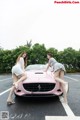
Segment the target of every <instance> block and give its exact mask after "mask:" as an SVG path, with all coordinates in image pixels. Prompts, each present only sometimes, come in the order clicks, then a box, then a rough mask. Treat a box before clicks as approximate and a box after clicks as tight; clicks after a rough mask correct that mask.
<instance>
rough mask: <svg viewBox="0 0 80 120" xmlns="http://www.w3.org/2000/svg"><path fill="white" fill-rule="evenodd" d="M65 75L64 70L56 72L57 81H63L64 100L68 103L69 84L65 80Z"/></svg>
mask: <svg viewBox="0 0 80 120" xmlns="http://www.w3.org/2000/svg"><path fill="white" fill-rule="evenodd" d="M63 77H64V72H63V71H61V70H58V71H56V72H55V73H54V78H55V80H56V81H58V82H60V83H61V86H62V89H63V94H64V102H65V103H67V91H66V86H67V85H68V84H67V82H65V81H64V80H63Z"/></svg>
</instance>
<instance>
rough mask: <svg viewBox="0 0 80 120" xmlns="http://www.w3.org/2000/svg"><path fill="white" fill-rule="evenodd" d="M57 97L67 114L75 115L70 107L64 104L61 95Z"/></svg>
mask: <svg viewBox="0 0 80 120" xmlns="http://www.w3.org/2000/svg"><path fill="white" fill-rule="evenodd" d="M59 99H60V101H61V104H62V106H63V108H64V110H65V112H66V114H67V116H75V115H74V113H73V112H72V110H71V108H70V107H69V105H68V104H65V103H64V102H63V101H62V99H63V97H62V96H61V97H59Z"/></svg>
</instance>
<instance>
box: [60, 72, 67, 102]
mask: <svg viewBox="0 0 80 120" xmlns="http://www.w3.org/2000/svg"><path fill="white" fill-rule="evenodd" d="M60 79H62V80H64V71H60ZM61 86H62V90H63V95H64V102H65V103H68V102H67V92H66V89H65V86H64V84H62V83H61Z"/></svg>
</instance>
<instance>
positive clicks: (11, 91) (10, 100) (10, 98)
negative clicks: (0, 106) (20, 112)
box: [7, 75, 18, 104]
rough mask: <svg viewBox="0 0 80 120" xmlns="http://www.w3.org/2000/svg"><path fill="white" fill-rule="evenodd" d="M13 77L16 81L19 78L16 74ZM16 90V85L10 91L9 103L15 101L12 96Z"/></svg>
mask: <svg viewBox="0 0 80 120" xmlns="http://www.w3.org/2000/svg"><path fill="white" fill-rule="evenodd" d="M12 77H13V82H14V83H15V82H16V81H17V80H18V79H17V77H16V75H13V76H12ZM14 90H15V86H12V88H11V90H10V93H9V96H8V99H7V104H13V103H15V102H14V101H13V99H12V96H13V94H14Z"/></svg>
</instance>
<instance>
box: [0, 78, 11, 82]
mask: <svg viewBox="0 0 80 120" xmlns="http://www.w3.org/2000/svg"><path fill="white" fill-rule="evenodd" d="M10 79H12V78H7V79H3V80H0V82H2V81H6V80H10Z"/></svg>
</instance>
